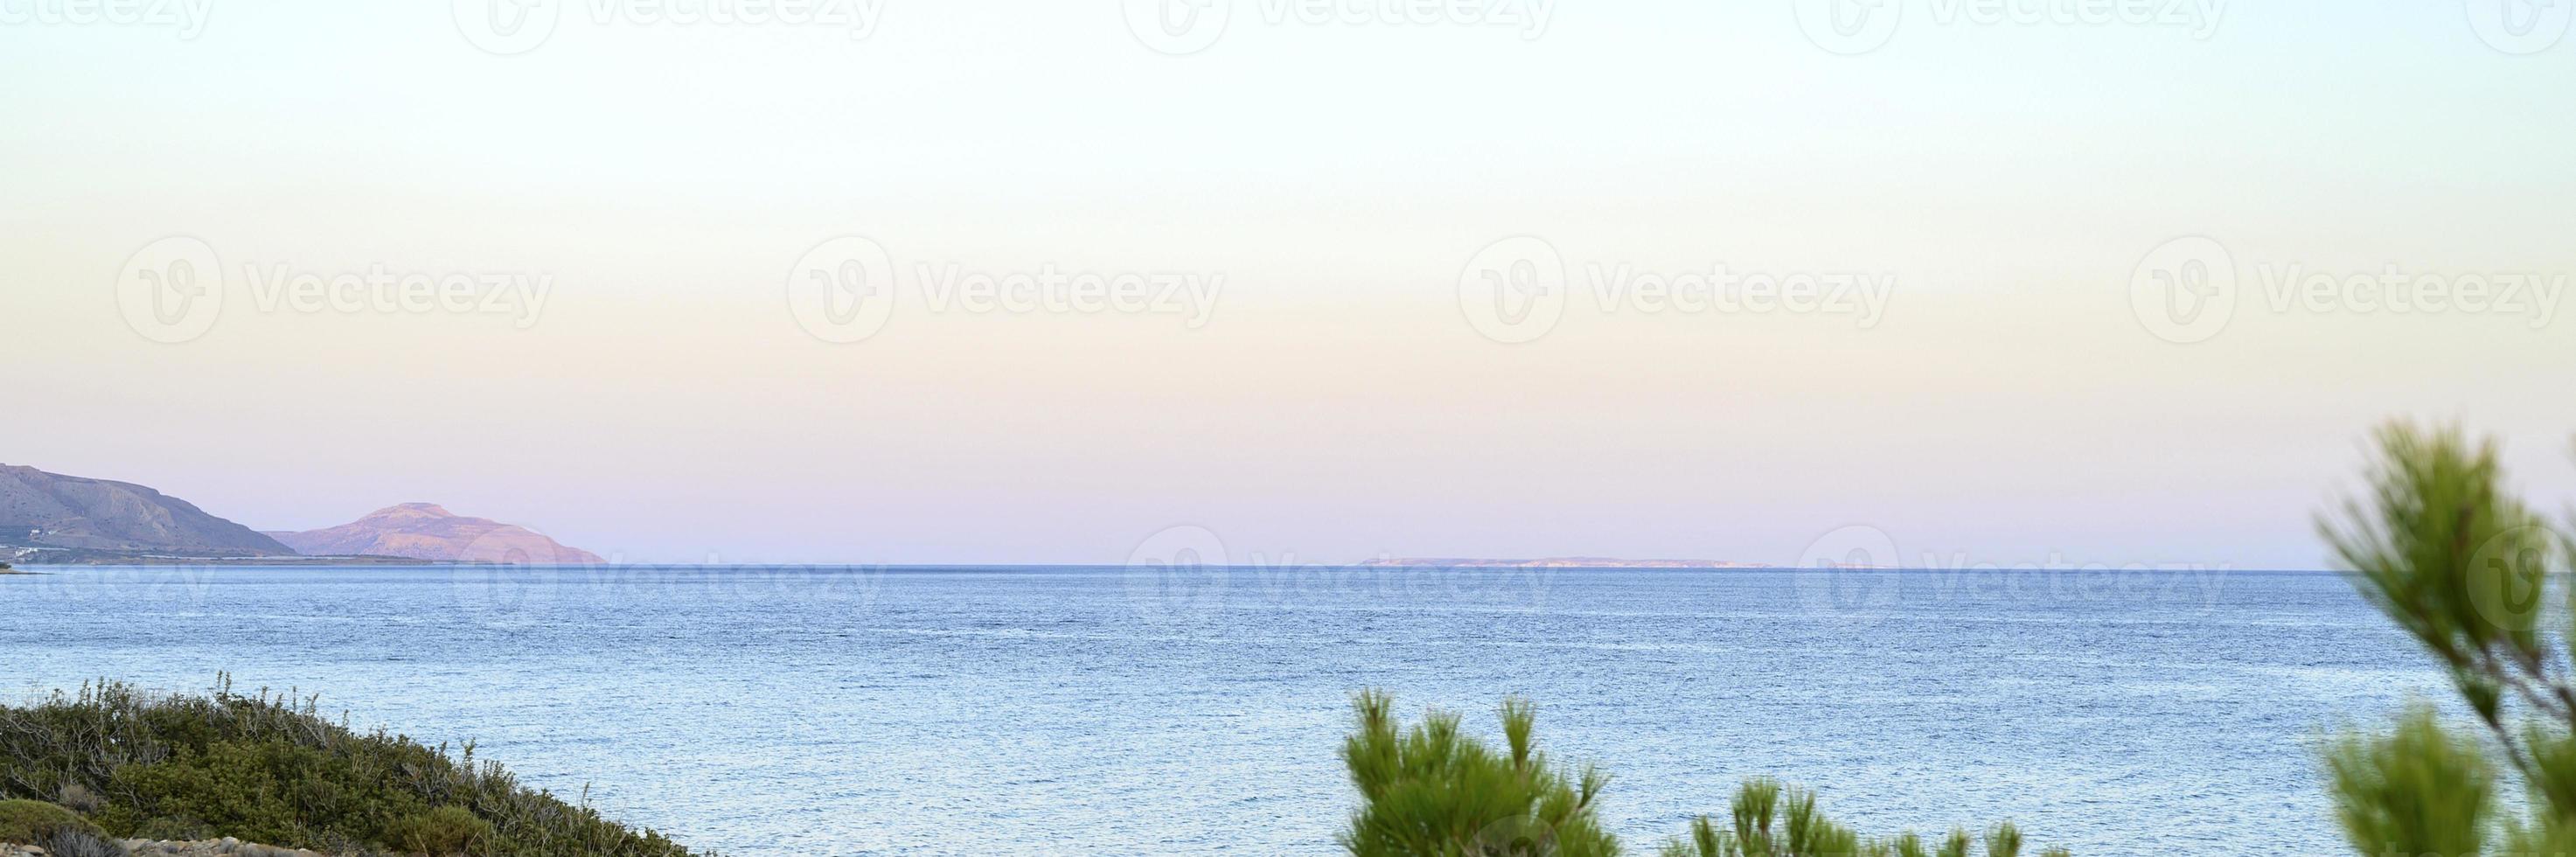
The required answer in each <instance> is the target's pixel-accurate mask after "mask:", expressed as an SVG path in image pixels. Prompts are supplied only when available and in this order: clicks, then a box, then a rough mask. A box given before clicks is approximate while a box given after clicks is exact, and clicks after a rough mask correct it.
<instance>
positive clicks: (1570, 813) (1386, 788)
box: [1341, 693, 1619, 857]
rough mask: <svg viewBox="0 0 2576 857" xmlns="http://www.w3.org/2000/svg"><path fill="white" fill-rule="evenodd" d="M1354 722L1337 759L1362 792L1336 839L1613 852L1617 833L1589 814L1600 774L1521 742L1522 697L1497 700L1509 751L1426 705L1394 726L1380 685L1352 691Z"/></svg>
mask: <svg viewBox="0 0 2576 857" xmlns="http://www.w3.org/2000/svg"><path fill="white" fill-rule="evenodd" d="M1355 707H1356V708H1357V709H1358V715H1359V730H1358V731H1356V732H1353V733H1351V735H1350V737H1349V738H1348V739H1346V740H1344V741H1343V742H1342V762H1343V763H1344V764H1345V765H1346V766H1348V767H1349V769H1350V773H1351V783H1352V785H1355V786H1357V787H1359V790H1360V796H1361V799H1362V800H1363V804H1362V806H1361V809H1360V811H1359V812H1358V813H1357V814H1356V815H1354V816H1353V817H1352V819H1351V827H1350V829H1349V830H1348V831H1346V832H1344V833H1343V834H1342V837H1341V841H1342V846H1343V847H1344V848H1347V849H1349V850H1350V852H1351V853H1352V854H1354V855H1358V857H1406V855H1421V854H1430V855H1451V854H1456V855H1474V857H1485V855H1496V857H1500V855H1512V857H1538V855H1562V857H1593V855H1605V857H1606V855H1615V854H1617V853H1619V843H1618V841H1617V840H1615V839H1613V838H1611V836H1610V834H1609V833H1607V832H1605V831H1603V830H1602V829H1601V826H1600V823H1599V822H1597V821H1595V820H1594V819H1593V816H1592V800H1593V798H1595V797H1597V796H1599V795H1600V794H1601V788H1602V786H1604V785H1606V784H1607V783H1608V782H1609V780H1608V778H1607V777H1604V776H1602V775H1601V774H1599V773H1598V772H1595V771H1592V770H1590V769H1586V770H1584V771H1583V772H1582V773H1580V774H1576V775H1574V776H1572V777H1568V776H1566V775H1565V774H1563V773H1560V772H1558V771H1557V770H1555V769H1554V768H1551V767H1549V766H1548V764H1547V758H1546V756H1544V755H1542V754H1540V753H1538V752H1536V750H1535V749H1534V748H1533V747H1532V745H1531V743H1530V731H1531V725H1532V723H1533V722H1534V720H1535V717H1534V716H1533V714H1532V712H1531V711H1530V707H1529V706H1528V705H1527V704H1525V703H1520V702H1505V703H1503V735H1504V738H1505V740H1506V741H1507V742H1508V743H1509V745H1510V749H1509V752H1508V753H1498V752H1495V751H1494V750H1493V749H1492V748H1489V747H1487V746H1485V745H1484V743H1483V742H1480V741H1477V740H1476V739H1474V738H1472V737H1468V736H1466V735H1463V734H1461V733H1460V732H1459V731H1458V718H1457V716H1456V715H1452V714H1445V713H1442V712H1437V711H1435V712H1432V713H1430V714H1429V715H1427V716H1425V717H1423V719H1422V723H1420V724H1418V725H1416V726H1414V727H1413V728H1412V729H1411V730H1404V731H1399V730H1398V729H1397V727H1396V723H1395V718H1394V717H1393V716H1392V715H1390V714H1389V713H1388V712H1389V709H1390V708H1391V707H1392V701H1391V700H1389V699H1388V698H1387V696H1386V695H1385V694H1381V693H1363V694H1360V696H1359V699H1358V702H1357V703H1356V706H1355Z"/></svg>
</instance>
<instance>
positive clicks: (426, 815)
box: [385, 806, 492, 857]
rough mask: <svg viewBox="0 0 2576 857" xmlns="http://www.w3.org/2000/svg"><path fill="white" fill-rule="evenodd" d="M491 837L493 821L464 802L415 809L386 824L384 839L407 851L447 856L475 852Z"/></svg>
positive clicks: (441, 856) (437, 856)
mask: <svg viewBox="0 0 2576 857" xmlns="http://www.w3.org/2000/svg"><path fill="white" fill-rule="evenodd" d="M491 840H492V823H491V822H488V821H484V820H483V819H480V818H475V817H474V813H473V812H472V811H470V810H467V809H466V808H464V807H461V806H442V807H439V808H437V809H433V810H430V811H428V812H422V813H414V814H412V815H407V816H404V817H402V818H400V819H397V820H395V821H394V823H393V824H390V825H387V826H386V828H385V841H386V842H388V843H391V844H392V845H393V846H394V847H396V848H400V849H402V850H404V851H411V852H417V853H421V854H429V855H435V856H436V857H445V856H446V855H452V854H470V853H474V851H475V849H476V847H477V846H480V845H483V844H484V843H487V842H490V841H491Z"/></svg>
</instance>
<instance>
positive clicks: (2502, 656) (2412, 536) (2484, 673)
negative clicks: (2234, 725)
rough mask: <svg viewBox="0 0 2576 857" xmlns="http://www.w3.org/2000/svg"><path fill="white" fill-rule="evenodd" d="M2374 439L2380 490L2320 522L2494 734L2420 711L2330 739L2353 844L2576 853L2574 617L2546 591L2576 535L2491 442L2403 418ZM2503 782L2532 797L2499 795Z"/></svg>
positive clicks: (2331, 773) (2365, 848)
mask: <svg viewBox="0 0 2576 857" xmlns="http://www.w3.org/2000/svg"><path fill="white" fill-rule="evenodd" d="M2377 440H2378V450H2377V457H2376V458H2375V460H2374V461H2373V462H2372V464H2371V469H2370V473H2369V482H2370V485H2369V491H2368V493H2367V494H2366V495H2365V496H2364V497H2363V498H2362V499H2359V500H2356V501H2354V502H2352V503H2350V504H2348V505H2347V506H2346V508H2345V510H2344V513H2343V514H2342V515H2341V516H2340V517H2339V518H2337V519H2329V520H2324V521H2321V522H2320V525H2319V526H2320V529H2321V530H2322V531H2323V533H2324V535H2325V537H2326V540H2327V541H2328V542H2329V543H2330V544H2331V545H2332V546H2333V548H2334V551H2335V554H2336V556H2337V558H2338V559H2339V560H2340V562H2341V563H2342V564H2343V566H2344V567H2345V568H2347V569H2350V570H2351V571H2353V572H2355V575H2354V580H2355V583H2356V585H2357V586H2358V587H2359V588H2360V590H2361V593H2362V594H2363V595H2364V596H2365V597H2367V598H2369V599H2370V601H2371V602H2372V603H2373V604H2376V605H2378V607H2379V608H2380V610H2381V611H2382V612H2384V613H2386V614H2387V615H2388V617H2389V618H2390V619H2391V620H2394V621H2395V622H2396V623H2397V626H2398V627H2399V628H2402V629H2404V630H2405V631H2406V633H2407V634H2408V635H2409V636H2412V637H2414V638H2415V642H2416V643H2417V644H2419V645H2421V646H2422V647H2423V648H2424V650H2425V651H2426V652H2428V653H2430V654H2431V655H2432V656H2433V659H2434V662H2435V663H2436V664H2437V665H2439V666H2440V667H2442V669H2443V670H2444V672H2445V673H2446V674H2447V675H2448V676H2449V677H2450V680H2451V685H2452V688H2453V689H2454V690H2455V691H2456V692H2457V693H2458V694H2459V697H2460V700H2461V702H2462V703H2464V704H2465V706H2466V707H2467V709H2468V710H2469V712H2470V714H2471V715H2472V716H2474V717H2475V718H2476V721H2477V723H2478V725H2479V726H2481V727H2483V728H2482V729H2480V730H2478V731H2477V732H2476V733H2464V732H2456V731H2453V730H2451V729H2449V728H2446V727H2444V726H2443V725H2442V724H2441V723H2440V722H2439V721H2438V719H2437V718H2436V717H2435V715H2434V713H2433V711H2432V710H2431V709H2429V708H2417V709H2415V710H2412V711H2410V712H2408V713H2406V714H2405V715H2403V716H2402V717H2401V718H2400V719H2399V720H2398V721H2397V723H2396V724H2395V725H2394V726H2393V727H2392V728H2390V729H2388V730H2385V731H2383V732H2379V733H2376V734H2371V733H2362V732H2347V733H2346V734H2344V735H2343V736H2341V737H2340V738H2338V739H2336V740H2335V741H2333V742H2332V743H2331V744H2330V745H2329V746H2328V748H2327V750H2326V752H2325V755H2324V763H2325V768H2326V773H2327V780H2328V786H2329V788H2330V789H2331V791H2332V793H2333V797H2334V802H2335V811H2336V816H2337V818H2338V819H2339V820H2340V821H2341V822H2342V824H2343V828H2344V834H2345V839H2346V840H2347V841H2348V842H2349V843H2350V844H2351V845H2352V847H2353V848H2354V850H2356V851H2357V852H2359V853H2361V854H2365V855H2378V854H2392V853H2396V854H2442V855H2446V857H2477V855H2483V854H2570V853H2576V738H2571V736H2576V690H2571V689H2570V688H2571V687H2576V685H2571V683H2570V682H2571V678H2576V676H2570V675H2569V663H2570V662H2569V655H2570V653H2571V649H2570V648H2569V644H2570V640H2571V634H2570V631H2571V623H2570V617H2571V616H2576V611H2571V610H2570V609H2569V607H2570V605H2569V604H2568V603H2565V602H2559V603H2553V602H2552V601H2551V599H2550V598H2549V594H2550V589H2551V587H2550V585H2549V582H2550V580H2551V578H2552V577H2553V576H2556V575H2558V574H2559V572H2561V571H2563V570H2564V569H2565V568H2566V567H2567V565H2569V564H2572V563H2576V547H2571V545H2576V542H2571V541H2570V540H2569V539H2568V538H2567V537H2566V536H2565V535H2564V534H2562V533H2560V532H2559V531H2558V530H2557V529H2556V528H2554V527H2552V526H2551V525H2550V524H2549V523H2548V522H2547V521H2545V520H2544V519H2542V518H2541V517H2539V516H2538V515H2535V514H2533V513H2532V512H2531V511H2529V509H2528V507H2526V506H2525V505H2524V504H2523V503H2522V501H2521V500H2520V499H2518V498H2516V497H2514V496H2513V495H2512V494H2511V493H2510V492H2508V491H2507V490H2506V489H2505V488H2504V474H2503V469H2502V468H2501V467H2500V466H2498V464H2497V461H2496V446H2495V444H2494V443H2493V442H2492V441H2487V442H2480V443H2475V444H2472V443H2470V442H2469V441H2468V440H2467V439H2465V438H2464V437H2463V436H2462V435H2461V433H2460V432H2459V431H2458V430H2457V429H2423V428H2418V427H2415V426H2411V425H2406V424H2391V425H2389V426H2387V427H2386V428H2383V429H2381V430H2380V432H2379V434H2378V437H2377ZM2568 594H2569V595H2576V593H2568ZM2497 760H2501V761H2502V763H2503V768H2502V770H2499V768H2498V765H2497ZM2506 782H2517V783H2518V785H2519V786H2520V787H2521V794H2520V795H2518V796H2517V797H2521V798H2523V799H2519V800H2510V801H2508V800H2505V799H2501V798H2499V797H2498V795H2497V790H2498V786H2499V784H2501V783H2506Z"/></svg>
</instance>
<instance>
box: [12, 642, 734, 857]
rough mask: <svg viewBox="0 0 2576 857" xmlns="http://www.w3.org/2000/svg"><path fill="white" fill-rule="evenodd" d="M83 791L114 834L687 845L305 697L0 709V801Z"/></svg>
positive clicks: (122, 700) (85, 700)
mask: <svg viewBox="0 0 2576 857" xmlns="http://www.w3.org/2000/svg"><path fill="white" fill-rule="evenodd" d="M75 794H78V795H83V796H85V797H86V799H87V800H88V801H90V802H92V803H93V804H94V805H95V806H97V807H98V809H97V811H96V812H95V813H94V815H93V816H92V818H93V820H95V821H96V822H97V823H98V825H99V826H101V827H103V828H105V829H106V830H107V831H109V832H112V833H114V834H116V835H119V836H127V837H149V838H157V839H206V838H217V837H223V836H232V837H238V838H240V839H243V840H247V841H253V842H263V843H267V844H270V845H278V846H284V847H290V848H310V849H314V850H317V851H323V852H326V853H332V854H342V855H367V854H381V853H392V852H399V853H406V854H429V855H460V854H461V855H476V856H477V857H480V855H487V854H489V855H504V854H506V855H513V857H517V855H527V856H528V857H577V855H579V856H580V857H587V856H588V855H604V856H605V857H686V855H687V854H688V853H689V852H688V850H687V849H684V848H682V847H680V846H679V845H676V844H674V843H672V842H671V841H669V840H667V839H664V838H663V837H662V836H661V835H659V834H656V833H653V832H652V831H643V832H640V833H639V832H636V831H631V830H628V829H627V828H625V827H622V826H619V825H617V824H615V823H613V822H610V821H608V820H606V819H603V818H601V817H600V816H599V814H598V813H596V812H594V811H592V810H591V809H589V808H587V807H580V806H573V805H570V804H567V803H565V802H563V801H562V800H559V799H557V798H555V797H554V796H553V795H551V794H548V793H546V792H543V791H535V790H530V789H526V788H522V787H520V785H519V784H518V780H517V778H515V777H513V776H512V775H511V774H510V773H509V772H507V771H505V770H503V769H502V768H501V767H500V766H499V765H496V764H492V763H489V762H485V763H483V764H481V765H480V766H478V765H476V764H475V762H474V747H473V745H472V744H471V743H468V744H466V745H464V747H463V748H462V753H461V754H460V755H455V756H451V755H450V754H449V752H448V750H447V748H445V747H444V746H442V747H439V748H436V749H432V748H430V747H426V746H423V745H421V744H420V743H419V742H416V741H413V740H411V739H409V738H406V737H402V736H398V735H387V734H385V733H383V732H381V731H379V732H373V733H358V732H353V731H351V730H349V729H347V728H345V727H343V726H340V725H336V724H333V723H330V722H328V721H326V720H324V719H322V718H321V717H320V716H319V713H318V712H317V711H316V703H315V702H314V700H312V699H311V698H306V699H303V700H296V699H293V698H290V697H287V696H272V695H270V694H268V693H267V692H265V691H263V692H261V693H258V694H255V695H248V696H245V695H241V694H236V693H233V692H232V690H231V688H230V687H229V683H228V682H224V683H219V685H218V687H217V688H216V689H215V690H214V692H212V693H211V694H208V695H205V696H187V695H173V696H166V697H151V696H147V695H144V694H142V693H140V692H138V691H136V690H135V689H133V688H132V687H129V686H126V685H123V684H115V683H102V684H98V685H94V686H85V687H83V688H81V690H80V692H79V694H78V695H76V696H73V695H63V694H57V695H55V696H54V697H53V698H52V699H51V700H49V701H46V702H44V703H41V704H37V705H33V706H28V707H23V708H0V798H11V797H27V798H41V797H47V796H52V795H64V796H67V797H68V796H71V795H75Z"/></svg>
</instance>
